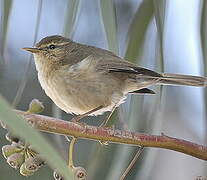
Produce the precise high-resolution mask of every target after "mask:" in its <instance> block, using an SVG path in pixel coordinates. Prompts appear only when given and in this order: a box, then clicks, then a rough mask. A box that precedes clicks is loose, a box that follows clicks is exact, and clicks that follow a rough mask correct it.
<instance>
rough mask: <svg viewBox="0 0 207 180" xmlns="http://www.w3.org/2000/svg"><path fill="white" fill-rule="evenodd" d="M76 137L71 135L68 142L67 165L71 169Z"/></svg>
mask: <svg viewBox="0 0 207 180" xmlns="http://www.w3.org/2000/svg"><path fill="white" fill-rule="evenodd" d="M76 140H77V138H75V137H73V138H72V140H71V141H70V144H69V150H68V167H69V168H71V169H73V168H74V164H73V151H74V145H75V143H76Z"/></svg>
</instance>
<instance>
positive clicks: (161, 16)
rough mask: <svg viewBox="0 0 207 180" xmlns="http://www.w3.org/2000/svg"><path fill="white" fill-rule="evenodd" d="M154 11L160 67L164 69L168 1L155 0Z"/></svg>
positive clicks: (161, 69)
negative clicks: (164, 37)
mask: <svg viewBox="0 0 207 180" xmlns="http://www.w3.org/2000/svg"><path fill="white" fill-rule="evenodd" d="M153 5H154V12H155V21H156V27H157V45H156V47H158V48H157V58H158V59H159V69H160V71H162V72H163V71H164V59H163V30H164V22H165V8H166V1H165V0H160V1H156V0H153Z"/></svg>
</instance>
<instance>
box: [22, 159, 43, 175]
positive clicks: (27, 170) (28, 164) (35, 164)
mask: <svg viewBox="0 0 207 180" xmlns="http://www.w3.org/2000/svg"><path fill="white" fill-rule="evenodd" d="M44 164H45V162H44V161H43V160H42V158H41V157H40V156H39V155H37V156H35V157H30V158H28V159H26V161H25V162H24V163H23V164H22V166H21V167H20V173H21V174H22V175H23V176H31V175H33V174H34V172H36V171H37V170H38V169H39V168H40V167H41V166H42V165H44Z"/></svg>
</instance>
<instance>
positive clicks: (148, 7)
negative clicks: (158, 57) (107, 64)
mask: <svg viewBox="0 0 207 180" xmlns="http://www.w3.org/2000/svg"><path fill="white" fill-rule="evenodd" d="M152 16H153V4H152V0H145V1H143V2H142V4H141V5H140V6H139V8H138V9H137V12H136V15H135V17H134V19H133V21H132V24H131V26H130V29H129V32H128V45H127V49H126V53H125V59H127V60H129V61H131V62H135V61H136V60H137V58H138V57H139V56H140V53H141V47H142V45H143V41H144V37H145V34H146V30H147V28H148V25H149V23H150V21H151V20H152Z"/></svg>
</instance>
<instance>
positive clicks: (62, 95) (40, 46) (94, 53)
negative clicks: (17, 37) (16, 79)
mask: <svg viewBox="0 0 207 180" xmlns="http://www.w3.org/2000/svg"><path fill="white" fill-rule="evenodd" d="M23 49H24V50H27V51H30V52H32V53H33V55H34V59H35V65H36V69H37V71H38V78H39V81H40V84H41V86H42V88H43V89H44V90H45V92H46V94H47V95H48V96H49V97H50V98H51V99H52V100H53V101H54V103H55V104H56V105H57V106H58V107H59V108H60V109H62V110H64V111H65V112H67V113H73V114H76V115H79V116H77V118H76V119H75V120H79V119H80V118H82V117H84V116H87V115H99V114H102V113H104V112H106V111H111V112H112V111H113V110H114V109H115V108H116V107H118V106H119V105H120V104H121V103H123V102H124V100H125V99H126V96H127V94H129V93H140V94H143V93H146V94H154V92H153V91H152V90H150V89H147V87H149V86H152V85H157V84H161V85H187V86H201V87H205V86H206V85H207V78H206V77H199V76H190V75H180V74H167V73H157V72H154V71H151V70H148V69H145V68H142V67H138V66H136V65H135V64H132V63H130V62H127V61H125V60H124V59H122V58H120V57H118V56H117V55H115V54H114V53H112V52H110V51H107V50H104V49H100V48H96V47H93V46H87V45H83V44H79V43H76V42H73V41H72V40H70V39H67V38H65V37H62V36H58V35H55V36H48V37H46V38H43V39H42V40H41V41H40V42H39V43H37V44H36V45H35V47H32V48H23ZM109 116H110V115H109ZM108 118H109V117H108Z"/></svg>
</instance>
